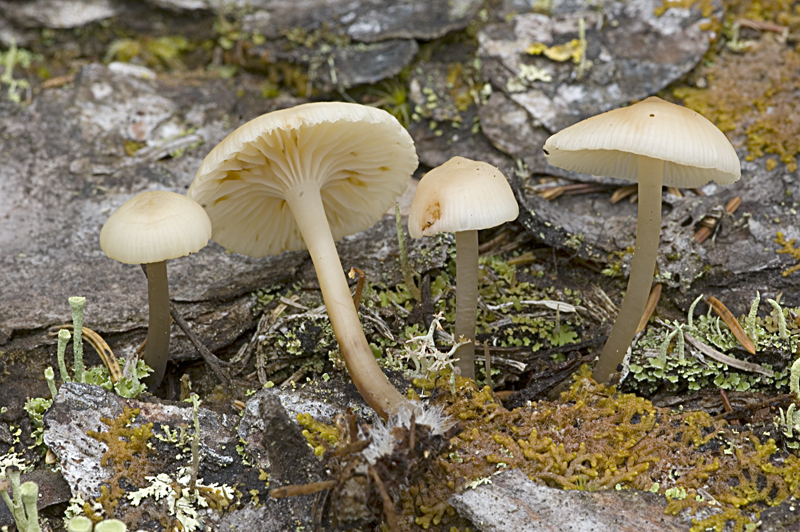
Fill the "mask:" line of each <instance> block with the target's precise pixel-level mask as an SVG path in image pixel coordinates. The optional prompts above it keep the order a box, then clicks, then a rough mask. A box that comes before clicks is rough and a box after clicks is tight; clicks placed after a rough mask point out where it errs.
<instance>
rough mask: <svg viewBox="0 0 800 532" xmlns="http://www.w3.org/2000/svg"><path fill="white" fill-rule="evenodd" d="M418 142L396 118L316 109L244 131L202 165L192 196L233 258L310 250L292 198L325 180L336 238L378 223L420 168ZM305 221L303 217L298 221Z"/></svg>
mask: <svg viewBox="0 0 800 532" xmlns="http://www.w3.org/2000/svg"><path fill="white" fill-rule="evenodd" d="M417 164H418V161H417V154H416V151H415V149H414V142H413V141H412V140H411V136H410V135H409V134H408V132H407V131H406V130H405V129H404V128H403V126H401V125H400V123H399V122H398V121H397V119H395V118H394V117H393V116H392V115H390V114H389V113H387V112H385V111H382V110H380V109H374V108H372V107H367V106H364V105H357V104H350V103H338V102H328V103H311V104H305V105H299V106H297V107H293V108H291V109H284V110H281V111H275V112H272V113H267V114H265V115H263V116H260V117H258V118H256V119H254V120H251V121H250V122H248V123H246V124H244V125H243V126H241V127H239V128H238V129H237V130H236V131H234V132H233V133H231V134H230V135H229V136H228V137H227V138H226V139H225V140H223V141H222V142H221V143H219V144H218V145H217V146H216V147H215V148H214V149H213V150H211V153H209V154H208V156H207V157H206V158H205V160H204V161H203V164H202V165H201V166H200V169H199V170H198V171H197V175H196V176H195V179H194V181H193V182H192V185H191V186H190V187H189V191H188V193H187V195H188V196H189V197H190V198H192V199H194V200H196V201H197V202H198V203H200V204H201V205H202V206H203V207H204V208H205V209H206V211H207V212H208V215H209V217H210V218H211V220H212V221H213V224H214V235H213V238H214V240H216V241H217V242H218V243H219V244H221V245H222V246H225V247H226V248H227V249H229V250H231V251H235V252H237V253H242V254H245V255H250V256H253V257H261V256H264V255H276V254H278V253H280V252H282V251H285V250H300V249H305V243H304V242H303V238H302V236H301V234H300V231H299V229H298V227H297V224H296V223H295V221H294V217H293V215H292V212H291V211H290V209H289V207H288V205H287V203H286V201H284V198H285V197H286V195H287V194H292V193H297V191H298V190H302V189H303V188H304V187H306V186H307V184H306V183H307V181H309V180H311V181H313V182H316V183H317V184H318V186H319V187H320V189H321V195H322V202H323V205H324V206H325V212H326V215H327V218H328V222H329V224H330V227H331V233H332V234H333V238H334V239H335V240H339V239H340V238H342V237H344V236H346V235H350V234H353V233H356V232H358V231H363V230H364V229H367V228H369V227H370V226H372V225H373V224H374V223H375V222H376V221H378V220H379V219H380V218H381V216H382V215H383V213H384V212H386V210H387V209H388V208H389V207H390V206H391V204H392V203H393V202H394V201H395V199H396V198H397V196H399V195H400V194H402V193H403V192H404V191H405V190H406V187H407V186H408V181H409V178H410V177H411V174H412V172H413V171H414V170H415V169H416V168H417ZM294 214H298V213H294Z"/></svg>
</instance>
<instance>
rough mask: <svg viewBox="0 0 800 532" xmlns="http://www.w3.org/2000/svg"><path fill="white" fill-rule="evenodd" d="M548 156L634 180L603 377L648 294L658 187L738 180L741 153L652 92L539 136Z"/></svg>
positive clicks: (598, 370)
mask: <svg viewBox="0 0 800 532" xmlns="http://www.w3.org/2000/svg"><path fill="white" fill-rule="evenodd" d="M544 154H545V156H546V157H547V160H548V161H549V162H550V164H553V165H555V166H558V167H560V168H564V169H566V170H573V171H575V172H581V173H585V174H594V175H602V176H608V177H617V178H621V179H626V180H628V181H633V182H636V183H638V189H639V216H638V221H637V224H636V247H635V251H634V255H633V264H632V265H631V273H630V278H629V279H628V289H627V292H626V293H625V298H624V299H623V301H622V306H621V308H620V311H619V314H618V315H617V319H616V321H615V322H614V326H613V327H612V329H611V334H610V336H609V338H608V340H607V342H606V345H605V347H604V348H603V352H602V354H601V355H600V359H599V361H598V362H597V365H596V366H595V368H594V373H593V377H594V378H595V380H597V381H598V382H605V381H606V380H607V379H608V378H609V376H610V375H611V374H612V373H613V372H615V371H616V370H617V366H618V365H619V364H621V363H622V361H623V359H624V357H625V354H626V353H627V351H628V348H629V347H630V345H631V341H632V340H633V336H634V334H635V331H636V326H637V325H638V323H639V320H640V319H641V316H642V313H643V312H644V308H645V305H646V304H647V297H648V295H649V294H650V286H651V284H652V282H653V276H654V271H655V264H656V255H657V251H658V239H659V233H660V230H661V187H662V186H673V187H683V188H693V187H699V186H702V185H705V184H706V183H708V182H710V181H716V182H717V183H719V184H721V185H730V184H731V183H734V182H736V181H738V180H739V177H740V176H741V167H740V165H739V157H738V156H737V155H736V151H735V150H734V149H733V146H731V143H730V142H729V141H728V139H727V138H726V137H725V135H724V134H723V133H722V132H721V131H720V130H719V129H718V128H717V127H716V126H714V124H712V123H711V122H709V121H708V120H706V119H705V118H704V117H703V116H701V115H699V114H698V113H696V112H694V111H691V110H689V109H686V108H684V107H680V106H678V105H675V104H672V103H669V102H665V101H664V100H661V99H659V98H656V97H654V96H653V97H650V98H647V99H646V100H644V101H642V102H639V103H637V104H635V105H631V106H630V107H624V108H621V109H615V110H613V111H608V112H607V113H603V114H601V115H597V116H594V117H591V118H587V119H586V120H583V121H582V122H579V123H577V124H575V125H572V126H570V127H568V128H566V129H563V130H561V131H559V132H558V133H556V134H555V135H553V136H551V137H550V138H549V139H547V141H546V142H545V144H544Z"/></svg>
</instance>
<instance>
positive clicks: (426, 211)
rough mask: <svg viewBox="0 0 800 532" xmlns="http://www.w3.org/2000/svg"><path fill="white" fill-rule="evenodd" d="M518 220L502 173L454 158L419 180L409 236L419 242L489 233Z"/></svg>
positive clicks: (473, 162) (514, 205) (515, 203)
mask: <svg viewBox="0 0 800 532" xmlns="http://www.w3.org/2000/svg"><path fill="white" fill-rule="evenodd" d="M517 216H519V206H518V205H517V200H516V199H515V198H514V193H513V192H512V191H511V187H510V186H509V185H508V181H507V180H506V178H505V176H504V175H503V174H502V172H500V170H498V169H497V168H495V167H494V166H492V165H490V164H487V163H484V162H481V161H472V160H470V159H465V158H464V157H453V158H452V159H450V160H449V161H447V162H446V163H444V164H443V165H441V166H437V167H436V168H434V169H433V170H431V171H430V172H428V173H427V174H425V176H424V177H423V178H422V180H420V182H419V186H418V187H417V191H416V193H415V194H414V201H413V203H412V204H411V210H410V212H409V213H408V232H409V234H410V235H411V237H412V238H420V237H422V236H430V235H435V234H436V233H443V232H448V233H456V232H459V231H472V230H478V229H488V228H489V227H495V226H497V225H500V224H502V223H504V222H509V221H511V220H514V219H516V217H517Z"/></svg>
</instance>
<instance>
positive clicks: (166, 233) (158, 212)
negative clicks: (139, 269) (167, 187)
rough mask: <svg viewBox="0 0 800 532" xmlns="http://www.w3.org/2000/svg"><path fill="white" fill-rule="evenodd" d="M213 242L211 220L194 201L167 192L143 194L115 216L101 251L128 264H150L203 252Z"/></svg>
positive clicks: (104, 233) (102, 237)
mask: <svg viewBox="0 0 800 532" xmlns="http://www.w3.org/2000/svg"><path fill="white" fill-rule="evenodd" d="M209 238H211V220H209V219H208V215H207V214H206V212H205V211H204V210H203V208H202V207H201V206H200V205H198V204H197V203H196V202H195V201H192V200H191V199H189V198H187V197H186V196H182V195H181V194H176V193H174V192H167V191H164V190H159V191H151V192H143V193H142V194H139V195H138V196H134V197H133V198H131V199H129V200H128V201H126V202H125V203H123V204H122V206H121V207H120V208H119V209H117V210H116V212H114V214H112V215H111V216H110V217H109V218H108V220H107V221H106V223H105V225H104V226H103V229H102V230H101V231H100V247H101V248H103V252H105V254H106V255H107V256H108V257H109V258H112V259H114V260H118V261H119V262H123V263H125V264H150V263H153V262H161V261H163V260H169V259H175V258H178V257H183V256H184V255H188V254H190V253H194V252H196V251H200V250H201V249H203V248H204V247H205V246H206V244H208V239H209Z"/></svg>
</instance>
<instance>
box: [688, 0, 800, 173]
mask: <svg viewBox="0 0 800 532" xmlns="http://www.w3.org/2000/svg"><path fill="white" fill-rule="evenodd" d="M779 3H780V2H770V1H766V2H763V3H761V2H759V3H756V2H744V1H743V2H739V3H734V2H731V3H730V4H728V6H727V16H728V17H729V18H731V17H732V14H734V13H746V14H747V16H749V18H751V19H754V20H763V21H769V22H777V20H779V19H780V20H783V18H784V17H782V16H781V15H786V16H790V17H792V15H789V12H788V11H783V12H780V10H781V9H782V7H781V6H779V5H777V4H779ZM794 18H796V19H797V20H794V19H793V20H794V22H793V23H794V24H797V22H798V21H800V17H798V16H794ZM731 20H733V19H732V18H731ZM731 24H733V22H730V23H729V26H728V27H732V26H731ZM737 28H738V26H737ZM737 31H738V29H737ZM737 35H738V34H737ZM737 39H738V36H737ZM729 44H733V41H732V42H731V43H729ZM737 44H741V43H737ZM693 79H694V86H680V87H677V88H676V89H674V90H673V94H674V95H675V96H676V97H677V98H679V99H681V100H683V103H684V105H686V106H687V107H689V108H691V109H694V110H695V111H697V112H698V113H700V114H702V115H703V116H705V117H706V118H708V119H709V120H711V121H712V122H714V124H716V125H717V127H719V128H720V129H721V130H722V131H724V132H726V133H727V134H728V136H729V137H730V138H731V140H732V141H733V142H734V143H738V144H744V145H745V146H747V148H748V151H749V153H748V155H747V157H746V158H747V160H749V161H752V160H755V159H758V158H760V157H763V156H764V155H766V154H775V155H776V156H777V159H778V160H780V161H782V162H783V163H785V164H786V168H787V170H788V171H790V172H793V171H794V170H796V169H797V162H796V157H797V154H798V153H800V124H799V123H798V122H797V121H796V120H793V119H792V117H793V116H795V115H796V104H797V102H796V96H795V95H796V94H797V92H798V91H800V53H798V50H797V49H792V48H789V47H787V46H786V44H785V43H782V42H780V41H779V40H778V39H776V38H775V36H774V35H773V34H770V33H769V32H763V35H762V36H761V38H760V40H758V41H750V40H748V41H747V45H746V47H745V48H744V49H743V51H742V53H733V52H731V51H729V50H727V49H723V50H722V51H720V52H719V53H718V55H713V56H712V57H710V60H709V61H706V62H705V63H704V64H702V65H701V66H700V67H698V68H697V69H696V70H695V72H694V74H693ZM776 164H777V160H776V159H772V162H769V163H768V166H767V168H768V169H769V170H771V169H773V168H774V167H775V165H776Z"/></svg>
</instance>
